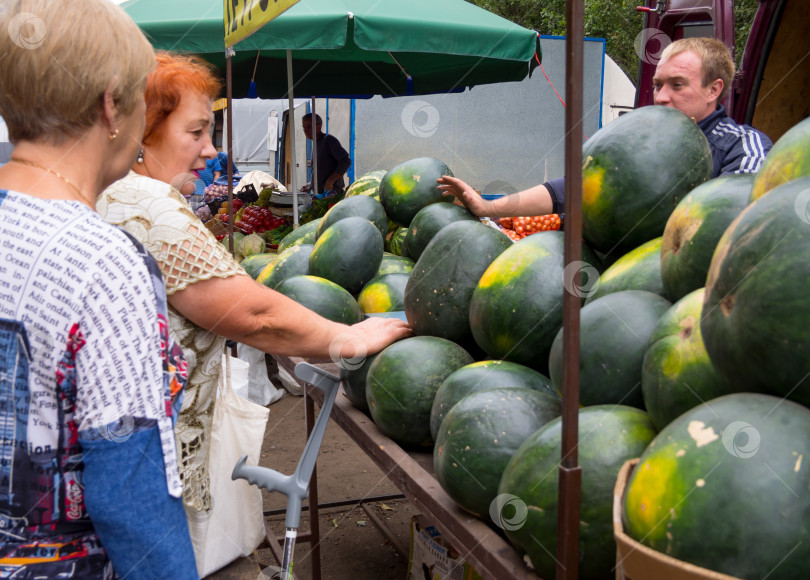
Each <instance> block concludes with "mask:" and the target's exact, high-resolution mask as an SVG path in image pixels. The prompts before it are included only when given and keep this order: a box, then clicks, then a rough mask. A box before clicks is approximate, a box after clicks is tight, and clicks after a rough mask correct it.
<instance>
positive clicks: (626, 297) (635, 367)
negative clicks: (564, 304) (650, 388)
mask: <svg viewBox="0 0 810 580" xmlns="http://www.w3.org/2000/svg"><path fill="white" fill-rule="evenodd" d="M670 306H672V305H671V304H670V302H669V301H668V300H667V299H666V298H664V297H662V296H659V295H658V294H653V293H652V292H646V291H643V290H624V291H622V292H613V293H612V294H608V295H607V296H603V297H602V298H599V299H598V300H594V301H593V302H591V303H589V304H587V305H586V306H585V307H583V308H582V311H581V313H580V329H579V332H580V353H579V400H580V404H582V405H585V406H589V405H607V404H610V403H614V404H622V405H628V406H631V407H638V408H640V409H643V408H644V399H643V396H642V393H641V367H642V365H643V362H644V353H645V352H646V351H647V345H648V344H649V342H650V336H651V335H652V332H653V329H654V328H655V325H656V323H657V322H658V320H659V319H660V318H661V316H663V315H664V313H665V312H666V311H667V310H669V307H670ZM562 338H563V329H562V328H561V329H560V331H559V332H558V333H557V336H556V337H555V338H554V344H553V345H552V347H551V353H550V354H549V362H548V366H549V377H551V382H552V383H554V386H555V387H556V388H557V391H558V392H562V369H563V356H562V355H563V353H562Z"/></svg>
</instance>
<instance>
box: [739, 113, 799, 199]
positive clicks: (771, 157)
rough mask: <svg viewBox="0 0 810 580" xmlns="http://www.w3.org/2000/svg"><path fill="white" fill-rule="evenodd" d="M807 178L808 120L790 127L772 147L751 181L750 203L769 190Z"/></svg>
mask: <svg viewBox="0 0 810 580" xmlns="http://www.w3.org/2000/svg"><path fill="white" fill-rule="evenodd" d="M808 175H810V119H805V120H804V121H802V122H800V123H798V124H796V125H795V126H793V127H791V128H790V130H788V131H787V132H786V133H785V134H784V135H782V136H781V137H780V138H779V140H778V141H777V142H776V143H774V144H773V148H771V150H770V151H769V152H768V156H767V157H765V161H763V162H762V167H761V168H760V170H759V172H758V173H757V175H756V178H755V179H754V185H753V187H752V189H751V201H755V200H757V199H759V198H760V197H762V196H763V195H765V194H766V193H768V192H769V191H771V190H772V189H773V188H775V187H777V186H779V185H782V184H783V183H787V182H788V181H793V180H794V179H799V178H800V177H804V176H808Z"/></svg>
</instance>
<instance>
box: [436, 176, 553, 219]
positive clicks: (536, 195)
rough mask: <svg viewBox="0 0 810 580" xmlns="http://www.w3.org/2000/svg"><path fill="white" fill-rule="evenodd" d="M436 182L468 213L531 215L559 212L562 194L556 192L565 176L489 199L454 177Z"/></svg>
mask: <svg viewBox="0 0 810 580" xmlns="http://www.w3.org/2000/svg"><path fill="white" fill-rule="evenodd" d="M437 181H438V182H439V189H440V190H441V191H444V192H445V193H452V194H453V195H455V196H456V198H457V199H458V200H459V201H461V203H463V204H464V205H465V206H466V207H467V209H468V210H470V212H472V213H473V214H474V215H477V216H488V217H509V216H534V215H545V214H550V213H560V212H561V211H562V196H561V194H559V193H558V192H560V191H562V190H563V189H564V185H563V186H561V185H560V182H564V178H560V179H555V180H552V181H550V182H547V183H544V184H543V185H535V186H534V187H531V188H529V189H524V190H523V191H520V192H518V193H513V194H510V195H504V196H503V197H499V198H498V199H494V200H492V201H489V200H485V199H484V198H482V197H481V196H480V195H478V193H476V191H475V190H474V189H473V188H472V187H470V186H469V185H468V184H467V183H465V182H464V181H462V180H460V179H458V178H457V177H450V176H448V175H445V176H442V177H440V178H439V179H438V180H437Z"/></svg>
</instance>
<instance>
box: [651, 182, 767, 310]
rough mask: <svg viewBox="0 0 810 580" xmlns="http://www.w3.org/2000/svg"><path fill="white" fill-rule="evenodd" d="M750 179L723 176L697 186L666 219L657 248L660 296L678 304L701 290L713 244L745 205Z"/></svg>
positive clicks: (715, 243)
mask: <svg viewBox="0 0 810 580" xmlns="http://www.w3.org/2000/svg"><path fill="white" fill-rule="evenodd" d="M753 182H754V176H753V175H751V174H739V175H724V176H722V177H716V178H714V179H711V180H709V181H707V182H706V183H704V184H702V185H698V186H697V187H696V188H695V189H693V190H692V191H690V192H689V194H688V195H687V196H686V197H684V198H683V199H682V200H681V202H680V203H679V204H678V207H676V208H675V211H673V212H672V215H671V216H669V220H668V221H667V225H666V228H664V240H663V243H662V244H661V280H662V282H663V284H664V295H665V296H666V297H667V298H669V299H670V300H673V301H675V300H680V299H681V298H683V297H684V296H686V295H687V294H689V293H690V292H692V291H693V290H697V289H698V288H703V285H704V284H705V283H706V274H707V273H708V271H709V264H710V263H711V261H712V254H713V253H714V248H715V247H716V246H717V242H719V241H720V237H721V236H722V235H723V232H724V231H726V228H727V227H728V226H729V224H731V222H732V221H733V220H734V218H736V217H737V216H738V215H740V212H742V210H743V209H745V206H747V205H748V197H749V195H750V193H751V186H752V184H753Z"/></svg>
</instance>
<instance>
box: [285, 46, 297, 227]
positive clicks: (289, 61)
mask: <svg viewBox="0 0 810 580" xmlns="http://www.w3.org/2000/svg"><path fill="white" fill-rule="evenodd" d="M294 101H295V99H294V98H293V69H292V51H291V50H288V51H287V102H288V108H289V111H290V112H289V115H288V117H289V121H288V127H289V131H290V187H292V194H293V228H297V227H298V180H297V179H296V178H295V102H294Z"/></svg>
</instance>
